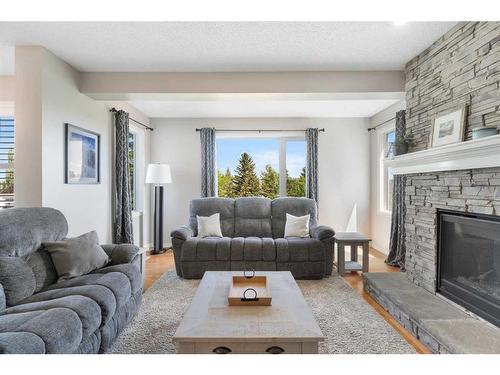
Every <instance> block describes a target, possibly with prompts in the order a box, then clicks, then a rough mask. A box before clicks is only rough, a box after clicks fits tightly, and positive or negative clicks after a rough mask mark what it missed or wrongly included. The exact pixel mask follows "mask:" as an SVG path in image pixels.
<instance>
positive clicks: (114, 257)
mask: <svg viewBox="0 0 500 375" xmlns="http://www.w3.org/2000/svg"><path fill="white" fill-rule="evenodd" d="M101 246H102V248H103V249H104V251H105V252H106V254H108V256H109V258H110V259H111V261H110V262H109V263H108V264H107V265H108V266H114V265H115V264H124V263H132V262H133V261H134V259H135V257H136V256H137V254H139V252H140V249H139V248H138V247H137V246H135V245H132V244H129V243H122V244H111V245H101Z"/></svg>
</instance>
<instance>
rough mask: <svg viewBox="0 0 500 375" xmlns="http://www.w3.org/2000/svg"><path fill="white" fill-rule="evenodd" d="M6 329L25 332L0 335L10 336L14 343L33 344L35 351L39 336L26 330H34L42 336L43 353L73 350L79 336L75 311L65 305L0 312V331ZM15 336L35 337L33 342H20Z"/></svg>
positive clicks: (28, 345) (79, 338) (80, 324)
mask: <svg viewBox="0 0 500 375" xmlns="http://www.w3.org/2000/svg"><path fill="white" fill-rule="evenodd" d="M6 332H19V333H23V332H25V333H28V335H26V334H24V335H14V336H10V337H8V338H5V337H4V339H7V340H14V343H13V344H14V345H16V346H20V347H24V348H26V347H28V348H29V347H32V348H35V350H36V352H38V350H39V340H37V339H34V336H33V335H30V334H29V333H31V334H34V335H36V336H38V337H39V338H41V339H42V341H43V343H44V346H45V350H44V352H45V353H55V354H57V353H72V352H74V351H75V350H77V348H78V346H79V345H80V342H81V341H82V337H83V336H82V323H81V321H80V319H79V318H78V315H77V314H76V313H75V312H74V311H72V310H70V309H66V308H54V309H50V310H47V311H30V312H24V313H17V314H4V315H0V334H1V333H6ZM19 340H35V341H36V343H23V342H19ZM8 346H9V345H8Z"/></svg>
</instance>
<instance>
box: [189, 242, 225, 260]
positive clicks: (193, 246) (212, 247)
mask: <svg viewBox="0 0 500 375" xmlns="http://www.w3.org/2000/svg"><path fill="white" fill-rule="evenodd" d="M230 247H231V238H229V237H222V238H218V237H206V238H198V237H192V238H189V239H188V240H187V241H185V242H184V243H183V244H182V253H181V261H188V262H189V261H191V262H192V261H213V260H219V261H229V256H230V255H229V254H230Z"/></svg>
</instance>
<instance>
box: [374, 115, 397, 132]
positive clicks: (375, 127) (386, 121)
mask: <svg viewBox="0 0 500 375" xmlns="http://www.w3.org/2000/svg"><path fill="white" fill-rule="evenodd" d="M392 120H396V117H392V118H390V119H389V120H385V121H384V122H381V123H380V124H378V125H375V126H374V127H372V128H368V131H369V132H371V131H372V130H375V129H377V128H378V127H379V126H382V125H384V124H387V123H388V122H390V121H392Z"/></svg>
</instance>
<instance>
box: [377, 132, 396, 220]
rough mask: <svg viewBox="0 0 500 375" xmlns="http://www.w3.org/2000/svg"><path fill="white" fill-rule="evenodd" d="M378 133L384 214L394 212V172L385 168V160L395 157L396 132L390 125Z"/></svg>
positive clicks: (381, 201) (380, 205)
mask: <svg viewBox="0 0 500 375" xmlns="http://www.w3.org/2000/svg"><path fill="white" fill-rule="evenodd" d="M377 132H378V145H379V155H380V158H379V182H380V184H379V194H380V196H379V198H380V199H379V202H380V204H379V207H380V210H381V211H383V212H391V211H392V195H393V191H394V173H393V172H392V170H391V169H390V168H388V167H386V166H385V163H384V160H385V159H392V158H393V157H394V150H393V148H394V147H393V146H394V141H395V138H396V133H395V131H394V124H389V125H387V126H385V127H382V128H379V129H378V130H377Z"/></svg>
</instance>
